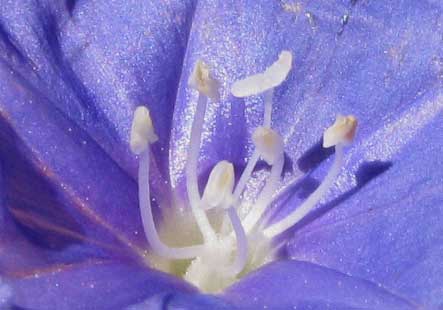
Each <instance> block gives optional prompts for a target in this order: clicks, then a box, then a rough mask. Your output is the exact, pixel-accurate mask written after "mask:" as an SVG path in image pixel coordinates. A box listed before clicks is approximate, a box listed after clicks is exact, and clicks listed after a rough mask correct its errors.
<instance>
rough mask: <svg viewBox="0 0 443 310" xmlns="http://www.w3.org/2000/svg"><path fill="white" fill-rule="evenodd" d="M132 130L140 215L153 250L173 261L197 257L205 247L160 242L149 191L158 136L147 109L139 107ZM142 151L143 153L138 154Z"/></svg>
mask: <svg viewBox="0 0 443 310" xmlns="http://www.w3.org/2000/svg"><path fill="white" fill-rule="evenodd" d="M132 129H133V130H132V132H131V145H132V142H133V141H134V139H133V137H134V136H136V137H137V138H136V141H137V143H136V144H135V146H136V147H135V148H131V149H132V150H133V152H134V153H135V154H138V155H140V162H139V170H138V196H139V204H140V213H141V217H142V222H143V228H144V231H145V235H146V238H147V239H148V242H149V244H150V245H151V247H152V250H153V251H154V252H155V253H156V254H157V255H159V256H163V257H167V258H171V259H189V258H194V257H197V256H198V255H199V254H200V253H201V252H202V251H203V246H201V245H200V246H189V247H183V248H171V247H169V246H167V245H165V244H164V243H163V242H162V241H161V240H160V237H159V235H158V232H157V230H156V228H155V223H154V217H153V215H152V209H151V198H150V190H149V160H150V158H149V157H150V156H149V155H150V150H149V144H150V143H153V142H155V140H157V139H153V138H152V137H157V136H156V135H155V132H154V127H153V125H152V121H151V117H150V116H149V110H148V109H147V108H145V107H139V108H137V109H136V111H135V113H134V120H133V122H132ZM134 133H135V134H134ZM140 146H141V147H140ZM140 151H141V153H138V152H140Z"/></svg>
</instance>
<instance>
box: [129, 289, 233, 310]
mask: <svg viewBox="0 0 443 310" xmlns="http://www.w3.org/2000/svg"><path fill="white" fill-rule="evenodd" d="M146 309H150V310H161V309H171V310H172V309H177V310H179V309H181V310H182V309H192V310H206V309H213V310H228V309H229V310H234V309H235V308H234V306H233V305H232V304H228V303H226V301H224V300H222V299H221V298H219V297H216V296H214V295H203V294H186V293H166V294H160V295H155V296H153V297H151V298H149V299H148V300H145V301H144V302H142V303H139V304H136V305H132V306H130V307H128V308H127V309H126V310H146Z"/></svg>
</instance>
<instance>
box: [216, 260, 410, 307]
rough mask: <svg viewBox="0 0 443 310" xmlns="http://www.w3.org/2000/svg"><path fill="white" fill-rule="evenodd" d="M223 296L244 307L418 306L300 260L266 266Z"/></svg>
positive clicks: (361, 281) (333, 271)
mask: <svg viewBox="0 0 443 310" xmlns="http://www.w3.org/2000/svg"><path fill="white" fill-rule="evenodd" d="M224 296H225V297H226V298H227V299H228V300H229V301H231V302H232V303H233V304H234V305H236V306H238V307H239V308H241V309H259V308H260V309H306V310H308V309H310V310H312V309H402V310H403V309H404V310H406V309H415V308H416V305H414V304H413V303H411V302H409V301H408V300H406V299H404V298H402V297H399V296H395V295H394V294H392V293H390V292H389V291H387V290H385V289H383V288H382V287H379V286H377V285H375V284H374V283H371V282H369V281H365V280H362V279H358V278H353V277H350V276H347V275H345V274H342V273H340V272H337V271H335V270H332V269H328V268H325V267H321V266H318V265H315V264H311V263H306V262H300V261H280V262H274V263H271V264H269V265H266V266H265V267H263V268H262V269H261V270H260V271H258V272H254V273H252V274H250V275H248V276H246V277H245V278H244V279H242V280H240V282H238V283H237V284H234V285H233V286H232V287H230V288H229V289H228V290H227V291H226V292H225V294H224Z"/></svg>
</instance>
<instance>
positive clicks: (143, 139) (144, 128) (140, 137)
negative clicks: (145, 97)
mask: <svg viewBox="0 0 443 310" xmlns="http://www.w3.org/2000/svg"><path fill="white" fill-rule="evenodd" d="M157 140H158V137H157V135H156V134H155V131H154V126H153V124H152V120H151V115H150V113H149V110H148V108H146V107H144V106H139V107H137V109H135V112H134V118H133V120H132V128H131V139H130V143H129V144H130V147H131V151H132V152H133V153H134V154H137V155H138V154H141V153H143V152H144V151H145V150H146V148H147V147H148V145H149V143H154V142H155V141H157Z"/></svg>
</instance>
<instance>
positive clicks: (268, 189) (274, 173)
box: [242, 153, 284, 233]
mask: <svg viewBox="0 0 443 310" xmlns="http://www.w3.org/2000/svg"><path fill="white" fill-rule="evenodd" d="M283 164H284V156H283V153H280V155H279V156H278V158H277V160H276V161H275V162H274V164H273V165H272V168H271V173H270V176H269V178H268V180H267V181H266V184H265V186H264V188H263V189H262V191H261V193H260V195H259V197H258V199H257V201H256V202H255V204H254V206H253V208H252V209H251V211H250V212H249V214H248V215H247V216H246V218H245V219H244V220H243V222H242V224H243V227H244V229H245V231H246V232H247V233H249V232H250V231H251V230H252V229H253V228H254V227H255V225H256V224H257V222H258V221H259V220H260V218H261V217H262V216H263V213H264V212H265V211H266V208H267V207H268V205H269V204H270V203H271V202H272V195H273V193H274V192H275V191H276V189H277V187H278V183H279V180H280V177H281V173H282V171H283Z"/></svg>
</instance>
